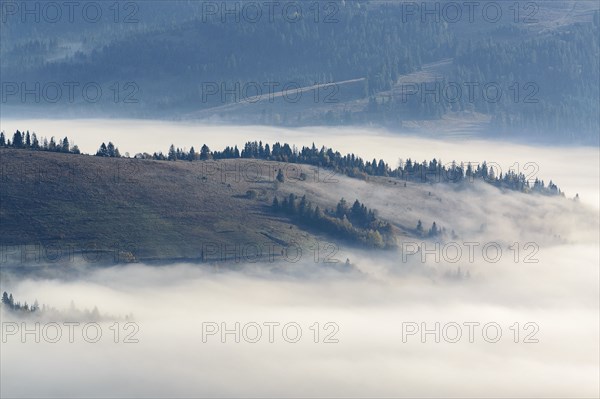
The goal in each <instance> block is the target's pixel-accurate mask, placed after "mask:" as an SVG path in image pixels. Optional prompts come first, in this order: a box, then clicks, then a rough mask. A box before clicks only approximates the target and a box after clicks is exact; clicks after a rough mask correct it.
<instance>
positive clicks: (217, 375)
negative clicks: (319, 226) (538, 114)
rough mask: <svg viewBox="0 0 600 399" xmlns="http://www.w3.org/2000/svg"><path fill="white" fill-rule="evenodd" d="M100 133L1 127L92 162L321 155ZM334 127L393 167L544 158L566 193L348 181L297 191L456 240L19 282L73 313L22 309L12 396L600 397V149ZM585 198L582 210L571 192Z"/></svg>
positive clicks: (80, 272)
mask: <svg viewBox="0 0 600 399" xmlns="http://www.w3.org/2000/svg"><path fill="white" fill-rule="evenodd" d="M88 123H89V122H85V123H84V122H77V121H75V122H69V123H67V124H65V125H62V126H61V125H60V124H59V123H58V122H50V124H49V125H48V126H50V127H48V126H46V127H45V128H42V127H43V126H42V125H40V126H39V128H38V127H37V125H34V126H33V128H32V127H31V125H27V123H22V122H19V123H18V124H13V122H12V121H11V122H6V123H4V122H3V126H2V128H3V129H5V130H7V131H8V130H9V128H8V127H9V126H10V129H13V128H15V129H16V128H20V129H27V128H29V129H37V130H38V133H39V134H42V135H47V136H50V135H56V136H61V135H62V136H64V135H68V136H69V137H73V138H74V139H75V141H76V142H77V143H78V144H79V145H80V147H81V148H82V149H83V150H84V151H90V152H91V151H94V150H95V147H96V146H97V144H98V142H101V141H108V140H114V141H115V142H116V143H117V145H119V147H121V148H122V152H125V151H131V152H133V151H135V150H136V149H138V148H139V150H140V151H144V150H146V151H155V150H159V149H163V151H164V150H166V147H168V145H169V144H170V142H171V141H173V142H174V143H175V145H179V146H184V145H195V146H197V144H198V143H203V142H206V143H207V144H208V145H209V146H210V147H211V148H212V147H213V146H214V147H216V148H219V147H221V146H225V145H231V144H236V143H237V144H238V145H239V144H241V143H243V142H244V141H245V140H254V139H256V140H259V139H262V140H263V141H264V140H267V141H269V142H271V141H281V142H283V141H288V142H290V143H294V144H298V145H302V144H306V145H309V144H311V143H312V141H313V139H309V137H314V132H312V131H311V130H310V129H305V130H298V131H287V130H281V129H266V128H225V127H219V128H211V127H199V126H190V125H184V124H180V125H179V124H171V125H167V124H157V125H155V126H153V127H152V129H150V130H147V129H146V127H144V128H143V129H139V131H138V132H137V133H131V134H129V131H131V132H134V131H136V129H135V128H133V126H134V124H135V123H137V122H135V123H134V122H124V123H127V124H129V125H127V126H129V127H128V128H127V129H125V128H123V127H118V128H116V126H117V125H116V123H115V122H104V121H103V122H99V124H98V125H96V126H95V127H93V128H89V130H87V131H86V130H85V128H84V126H88ZM140 123H141V124H145V122H140ZM67 126H68V128H67ZM107 126H113V127H115V129H116V130H111V129H107V128H106V127H107ZM169 126H170V128H172V127H173V126H177V129H175V130H176V131H174V132H171V131H170V128H169ZM120 129H123V130H120ZM125 131H127V132H125ZM166 132H168V134H166ZM325 132H326V133H322V132H321V133H320V134H319V136H318V137H319V142H318V143H316V144H317V145H328V146H332V147H334V148H336V149H339V150H340V151H348V152H354V153H356V154H358V155H360V156H363V157H365V158H367V159H369V158H370V157H373V156H376V157H377V158H378V159H379V158H384V159H385V160H386V161H387V162H389V163H393V162H395V161H396V160H397V158H399V157H404V156H412V157H413V158H414V157H417V159H418V160H419V161H421V160H422V159H420V158H424V159H425V158H426V159H431V158H433V157H442V159H443V161H444V162H449V161H451V160H452V159H456V160H458V161H461V160H462V161H465V162H466V161H469V160H471V161H474V162H475V161H483V160H488V161H493V162H498V163H499V164H501V165H503V167H508V166H511V165H512V164H513V163H514V162H520V164H521V166H522V165H523V163H524V162H535V163H537V164H538V165H539V176H540V177H541V178H544V179H545V180H546V181H548V180H549V179H550V178H551V179H553V180H554V181H555V182H556V183H557V184H558V185H559V187H560V188H562V189H564V190H566V191H567V198H562V197H544V196H539V195H525V194H520V193H515V192H509V193H502V192H501V191H500V190H498V189H496V188H494V187H491V186H489V185H486V184H475V183H473V184H467V185H466V186H462V187H458V186H452V185H435V184H434V185H424V184H421V185H419V184H415V183H409V185H408V187H407V188H406V190H404V188H403V187H401V186H393V185H386V184H384V183H366V182H363V181H360V180H357V179H350V178H346V177H343V176H336V178H337V180H338V181H337V182H336V183H333V184H323V185H309V183H308V182H298V183H296V184H294V185H290V186H289V190H290V191H297V192H298V193H301V192H309V193H310V197H311V199H312V200H314V201H317V202H323V203H327V204H334V203H335V202H336V201H337V200H339V198H340V197H346V199H348V200H349V201H353V200H354V199H355V198H357V199H359V200H360V201H361V202H364V203H366V204H367V205H368V206H369V207H371V208H375V209H377V210H378V212H379V215H380V216H381V217H382V218H383V219H385V220H389V221H391V222H392V223H394V224H396V225H401V226H409V227H414V224H415V223H416V221H417V220H422V221H423V223H424V225H425V227H426V228H428V227H429V226H430V224H431V223H432V222H433V221H436V222H437V223H438V224H439V225H440V226H444V227H446V228H448V229H452V230H455V232H456V237H445V238H444V240H443V241H442V242H440V243H438V244H437V246H436V243H434V242H433V241H428V240H426V239H415V238H412V237H410V236H399V237H398V243H399V246H398V248H397V249H394V250H381V251H368V250H363V249H357V248H350V247H347V246H346V245H344V244H342V243H340V244H339V248H338V251H336V253H335V254H334V255H333V259H337V260H339V262H338V263H335V264H329V263H323V262H322V257H319V258H318V259H319V262H315V256H314V253H313V252H310V251H305V252H304V253H303V254H302V256H301V257H300V258H299V259H298V261H297V262H285V261H278V262H273V263H269V262H266V263H246V264H236V265H231V264H226V263H215V264H210V265H206V264H205V265H193V264H174V265H170V266H154V265H144V264H130V265H117V266H112V267H105V268H98V267H92V266H91V265H86V264H78V263H74V264H72V265H64V266H65V267H71V268H73V269H74V270H77V273H76V274H73V275H72V277H69V278H67V277H65V274H64V270H63V271H61V272H60V273H57V275H56V276H55V277H53V276H50V277H48V275H47V273H46V274H45V275H44V277H40V276H36V275H35V274H34V275H29V276H28V277H26V278H23V277H19V275H18V274H10V275H9V274H5V275H4V279H3V281H2V284H1V287H0V288H1V289H2V291H4V290H6V291H9V292H10V293H12V294H13V295H14V297H15V299H18V300H20V301H24V300H26V301H28V303H32V302H33V301H34V300H35V299H37V300H38V301H39V302H40V304H47V305H49V306H52V307H54V308H56V309H57V312H55V313H54V316H53V317H52V318H50V319H49V318H47V317H45V316H44V314H43V313H42V314H41V315H40V316H35V315H29V316H22V315H21V316H18V315H17V314H16V313H15V312H8V311H3V313H2V344H1V345H2V356H1V362H2V363H1V380H2V384H1V386H2V388H1V390H0V394H1V395H2V396H3V397H4V396H6V397H157V398H158V397H161V398H162V397H165V398H166V397H269V396H270V397H334V396H335V397H366V396H369V397H376V396H381V397H384V396H385V397H510V396H513V397H515V396H518V397H526V396H538V397H598V395H599V394H600V392H599V382H600V381H599V371H600V368H599V361H600V359H599V351H600V345H599V339H598V338H599V334H600V330H599V321H600V319H599V313H600V309H599V308H600V306H599V302H598V296H599V292H600V291H599V278H600V275H599V268H598V264H599V263H600V255H599V243H600V238H599V231H598V226H599V223H600V222H599V214H598V203H597V199H598V191H599V188H598V173H599V172H598V170H597V168H593V167H592V166H593V165H595V164H597V160H598V149H593V148H572V149H558V148H542V149H538V148H533V147H528V146H524V145H510V144H507V143H486V142H484V141H478V142H473V143H471V142H469V143H467V142H459V141H450V142H444V143H440V142H437V143H438V144H435V143H436V142H434V141H432V140H426V139H417V138H408V137H398V136H390V135H389V134H387V133H383V132H374V131H370V132H369V133H370V136H368V137H366V136H364V133H365V131H363V130H360V129H353V130H349V131H347V132H346V134H345V135H344V136H342V132H343V131H342V130H337V129H336V130H333V129H332V130H326V131H325ZM172 133H173V134H172ZM217 133H218V134H219V136H217ZM361 134H362V135H363V136H362V141H359V137H361ZM142 135H146V136H144V137H143V139H142ZM315 141H316V140H315ZM513 156H514V159H513V158H511V157H513ZM499 157H500V158H499ZM505 165H507V166H505ZM577 192H578V193H579V194H580V196H581V197H582V200H581V201H580V202H578V201H574V200H572V199H571V198H572V197H573V196H574V195H575V193H577ZM307 195H308V194H307ZM594 199H595V201H596V203H594ZM498 249H499V250H498ZM471 255H472V256H471ZM347 258H348V259H349V264H346V259H347ZM234 266H235V267H234ZM23 267H27V266H26V265H23ZM11 273H12V272H11ZM72 301H73V303H74V306H75V307H76V308H78V309H88V310H91V309H93V308H94V307H97V308H98V311H99V313H100V315H101V316H102V317H100V318H98V320H97V321H90V320H87V319H86V320H79V319H77V317H76V316H75V315H74V313H73V312H71V311H70V310H69V309H73V305H72V303H71V302H72ZM68 322H78V323H79V325H73V324H68ZM35 323H39V332H36V328H37V326H36V324H35ZM52 323H55V324H52ZM65 323H67V324H65ZM93 323H97V324H93ZM236 323H239V324H236ZM25 329H27V331H25ZM57 332H60V333H61V335H60V338H58V336H57ZM98 332H100V333H101V334H102V335H101V336H98ZM71 333H72V334H71ZM36 338H39V343H37V342H36ZM54 341H56V342H54ZM71 341H72V342H71ZM95 341H96V342H95ZM53 342H54V343H53Z"/></svg>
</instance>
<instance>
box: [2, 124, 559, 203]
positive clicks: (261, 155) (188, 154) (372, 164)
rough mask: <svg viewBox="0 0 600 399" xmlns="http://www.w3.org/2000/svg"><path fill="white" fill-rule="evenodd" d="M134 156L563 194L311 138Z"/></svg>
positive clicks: (551, 187)
mask: <svg viewBox="0 0 600 399" xmlns="http://www.w3.org/2000/svg"><path fill="white" fill-rule="evenodd" d="M0 146H4V147H12V148H29V149H41V150H47V151H58V152H70V153H76V154H79V149H78V148H77V146H73V147H72V148H71V147H70V146H69V140H68V139H67V138H66V137H65V138H64V139H63V140H62V141H60V142H59V143H58V144H57V143H55V142H54V139H51V140H50V142H49V143H47V140H44V144H43V145H42V146H40V144H39V142H38V141H37V138H36V136H35V133H34V134H33V135H29V132H27V134H25V135H23V134H22V133H21V132H19V131H18V130H17V132H16V133H15V135H14V136H13V141H12V142H11V141H8V142H5V139H4V134H2V135H1V136H0ZM96 156H101V157H117V158H118V157H121V154H120V152H119V149H118V148H117V147H116V146H115V145H114V144H113V143H112V142H109V143H108V145H106V144H105V143H102V145H101V146H100V148H99V149H98V151H97V152H96ZM135 158H141V159H154V160H161V161H166V160H168V161H180V160H185V161H197V160H201V161H207V160H219V159H260V160H267V161H277V162H289V163H299V164H307V165H313V166H318V167H322V168H328V169H332V170H334V171H335V172H337V173H339V174H344V175H347V176H349V177H357V178H362V179H367V178H368V176H382V177H391V178H397V179H401V180H404V181H412V182H419V183H460V182H462V181H465V180H470V181H472V180H481V181H485V182H487V183H489V184H492V185H494V186H496V187H499V188H502V189H507V190H513V191H520V192H537V193H541V194H546V195H561V194H562V192H561V190H560V189H559V188H558V187H557V186H556V184H554V183H553V182H552V181H550V183H549V184H548V185H546V183H545V182H544V181H543V180H539V179H535V181H534V182H533V184H530V182H529V180H528V179H527V177H526V176H525V174H523V173H517V172H514V171H512V170H509V171H507V172H506V173H502V172H501V173H500V174H497V172H496V171H495V170H494V168H493V167H491V166H488V164H487V163H486V162H485V161H484V162H483V163H481V164H477V165H476V166H475V167H474V166H473V165H472V164H471V163H468V164H467V165H465V164H464V163H460V164H457V163H456V162H452V163H450V164H443V163H442V161H441V160H438V159H435V158H434V159H432V160H431V161H429V162H427V161H423V162H420V163H419V162H416V161H413V160H412V159H410V158H409V159H408V160H406V162H403V161H401V162H400V163H399V165H398V167H396V168H391V167H390V166H389V165H388V164H387V163H386V162H385V161H384V160H383V159H380V160H377V159H375V158H373V160H372V161H365V160H364V159H363V158H361V157H359V156H356V155H355V154H347V155H342V154H341V153H340V152H339V151H334V150H333V149H331V148H326V147H324V146H323V147H321V148H320V149H318V148H317V147H316V146H315V144H314V143H313V144H312V146H311V147H306V146H304V147H302V148H301V149H298V148H296V147H295V146H290V145H289V144H287V143H283V144H281V143H279V142H277V143H275V144H273V145H269V144H263V142H262V141H258V142H257V141H249V142H247V143H246V144H245V145H244V148H243V149H242V150H241V151H240V150H239V149H238V147H237V146H233V147H230V146H228V147H226V148H225V149H224V150H223V151H211V150H210V148H209V147H208V146H207V145H206V144H204V145H203V146H202V147H201V149H200V152H199V153H198V152H196V151H195V149H194V147H191V148H190V150H189V151H187V150H185V149H181V148H176V147H175V146H174V145H171V146H170V148H169V151H168V153H167V155H164V154H163V153H162V152H158V153H156V152H155V153H154V154H152V155H151V154H148V153H143V154H142V153H138V154H136V155H135ZM278 180H279V179H278Z"/></svg>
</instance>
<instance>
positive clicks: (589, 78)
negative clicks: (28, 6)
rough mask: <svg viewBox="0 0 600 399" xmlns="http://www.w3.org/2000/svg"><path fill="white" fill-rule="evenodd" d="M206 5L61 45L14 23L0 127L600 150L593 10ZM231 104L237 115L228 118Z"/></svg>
mask: <svg viewBox="0 0 600 399" xmlns="http://www.w3.org/2000/svg"><path fill="white" fill-rule="evenodd" d="M203 3H205V2H177V5H178V6H172V7H166V6H165V4H164V3H162V2H148V3H143V4H137V3H132V4H136V5H135V7H134V6H131V7H128V8H126V9H125V7H123V9H119V10H114V9H110V8H107V9H105V10H104V13H105V14H104V15H105V19H108V20H109V21H108V22H105V23H104V24H103V23H98V24H90V23H87V24H86V23H83V22H81V21H80V22H79V23H77V21H75V23H72V24H69V23H62V24H61V23H59V24H54V25H56V26H57V27H58V29H56V30H55V31H56V32H64V34H63V35H62V36H60V38H58V36H56V33H52V34H47V32H46V30H44V24H43V23H37V24H34V23H32V22H31V21H29V22H28V20H27V18H25V22H24V23H23V21H20V20H15V17H13V16H11V17H12V18H9V20H8V21H7V23H6V24H4V25H3V36H4V40H3V46H2V50H1V51H2V63H1V67H2V79H3V82H4V83H3V88H2V89H3V105H4V108H5V112H8V113H9V114H10V113H14V114H16V115H18V114H20V113H26V114H27V113H30V114H34V115H35V113H36V112H40V111H39V110H40V109H52V110H53V112H55V113H56V115H61V114H62V115H66V114H68V115H81V114H85V115H89V114H92V115H96V116H120V117H144V118H148V117H151V118H169V119H171V118H188V117H193V118H208V119H210V118H213V119H214V118H217V119H218V120H219V121H225V122H227V121H235V122H241V121H243V120H244V121H246V122H250V123H261V124H274V125H289V126H297V125H314V124H334V125H337V124H365V123H375V124H380V125H385V126H388V127H391V128H394V129H403V128H406V127H407V126H411V124H414V123H417V124H419V123H420V122H423V121H436V120H438V121H439V120H443V118H444V116H447V115H454V116H457V117H459V118H469V117H473V118H479V120H482V121H484V122H482V123H481V125H480V126H478V131H479V132H480V133H482V132H485V133H486V134H491V135H495V136H502V137H505V136H513V137H518V138H536V139H540V138H541V139H544V140H551V141H556V140H559V141H563V142H573V141H575V142H584V143H594V142H596V141H597V139H598V127H599V126H600V120H599V116H598V115H599V114H600V108H599V105H598V97H599V93H600V90H599V82H598V78H597V77H598V75H599V73H600V71H599V66H598V65H599V63H600V56H599V42H598V29H599V20H600V17H599V14H598V7H597V4H596V5H594V4H593V2H573V3H569V2H562V1H558V2H542V3H540V4H538V5H536V6H535V7H534V8H532V5H531V4H529V3H519V2H517V3H514V4H513V3H510V4H508V3H494V4H495V5H494V7H501V8H500V11H499V13H500V14H499V17H498V18H497V19H493V18H491V17H490V16H489V15H488V11H486V12H484V13H482V10H488V8H485V7H486V5H485V4H483V5H482V10H480V9H478V10H476V12H475V11H473V13H472V15H471V14H465V12H466V11H467V10H462V9H461V10H459V11H460V12H461V14H460V16H461V17H460V18H458V17H455V18H452V17H451V15H454V14H451V13H450V11H448V10H446V8H439V9H436V8H435V7H441V6H440V4H439V3H429V4H430V6H428V7H430V8H429V10H430V11H431V10H433V12H430V13H427V7H425V8H424V9H425V11H423V9H421V8H420V7H421V6H419V5H418V4H417V6H416V8H409V7H408V6H407V5H406V4H403V3H395V2H381V1H373V2H370V1H331V2H322V3H311V4H308V3H298V4H295V3H294V7H296V8H294V10H296V11H294V12H295V14H294V13H291V14H290V12H289V7H288V8H287V9H285V10H286V12H283V10H282V9H277V10H276V11H275V10H274V11H273V12H272V13H269V14H267V13H266V10H265V9H259V11H260V12H261V13H260V14H256V15H258V16H259V17H254V18H253V17H251V16H250V15H254V14H249V13H250V11H248V9H247V8H244V7H242V6H241V3H240V4H238V5H237V6H235V2H233V3H234V5H232V6H230V8H231V9H232V10H233V11H231V12H229V13H227V12H223V10H221V9H219V10H218V11H215V9H214V8H207V6H206V4H204V5H203ZM484 3H485V2H484ZM211 4H212V3H211ZM286 4H287V3H286ZM411 4H413V3H411ZM436 4H437V5H436ZM497 4H501V6H498V5H497ZM413 5H414V4H413ZM217 6H218V4H217ZM217 6H215V5H214V4H212V5H211V7H217ZM287 6H289V4H287ZM436 10H437V11H436ZM444 10H445V11H444ZM117 11H120V13H118V12H117ZM467 16H468V17H467ZM113 19H115V20H116V21H117V22H121V23H115V21H113ZM126 21H127V22H130V23H125V22H126ZM42 22H43V21H42ZM101 22H102V21H101ZM75 26H80V27H81V29H82V33H81V36H80V37H79V38H78V36H77V35H78V33H77V31H76V29H75ZM53 32H54V31H53ZM7 38H8V39H7ZM65 38H72V39H65ZM441 61H443V62H444V68H441V69H438V70H435V73H434V74H433V75H432V76H429V77H427V78H423V79H421V78H419V77H418V76H420V75H419V74H418V73H419V72H420V71H422V68H423V67H424V66H426V65H431V64H435V63H439V62H441ZM348 81H351V82H352V83H351V84H348V83H344V82H348ZM74 84H76V86H75V88H74V89H72V87H73V85H74ZM319 84H321V85H322V84H329V86H314V85H319ZM36 85H37V86H36ZM86 85H88V86H89V85H92V86H93V87H92V89H93V90H92V92H93V93H92V95H91V96H92V99H91V100H90V98H89V97H90V94H89V93H88V92H87V91H86V92H84V88H85V89H89V87H87V86H86ZM57 87H58V88H57ZM317 87H318V88H317ZM301 88H311V89H306V90H305V91H304V92H302V93H301V95H299V94H298V92H299V90H300V89H301ZM98 89H99V91H101V95H96V92H97V91H98ZM28 90H29V91H28ZM57 90H58V91H60V93H59V94H55V93H56V91H57ZM69 90H71V91H69ZM27 93H30V94H27ZM32 93H36V94H32ZM67 93H68V95H67ZM281 93H284V95H283V96H281ZM71 94H72V95H71ZM278 95H280V96H279V97H277V96H278ZM275 97H277V98H275ZM236 103H240V104H243V105H244V106H243V107H232V108H227V107H224V106H225V105H228V104H229V105H231V104H236ZM65 104H68V105H69V110H68V111H66V110H65V108H64V105H65ZM478 116H481V117H478Z"/></svg>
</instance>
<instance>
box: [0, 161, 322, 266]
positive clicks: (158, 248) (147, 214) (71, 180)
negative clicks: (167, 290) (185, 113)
mask: <svg viewBox="0 0 600 399" xmlns="http://www.w3.org/2000/svg"><path fill="white" fill-rule="evenodd" d="M0 157H1V159H0V164H1V167H2V176H1V187H0V243H1V244H2V245H24V244H37V243H42V244H43V245H45V246H47V245H51V244H52V245H60V246H62V247H67V246H73V247H75V248H87V249H89V248H92V246H95V247H96V248H97V249H99V250H110V249H112V248H115V243H120V244H119V245H120V247H122V248H123V247H125V246H126V245H133V247H134V248H135V250H134V251H131V252H133V253H134V254H135V256H136V257H137V258H138V259H156V258H167V259H172V258H180V257H188V258H197V257H199V256H200V254H201V251H202V248H203V246H206V245H212V244H210V243H216V244H217V245H227V248H233V247H234V246H235V245H236V244H237V245H242V246H243V245H246V244H253V243H257V244H259V245H264V244H266V243H271V244H273V245H276V246H277V247H278V248H281V247H282V245H284V244H285V243H289V242H292V241H294V242H299V243H302V244H308V242H309V241H310V240H313V239H318V237H315V236H313V235H312V234H308V233H306V232H302V231H300V230H298V228H296V227H292V226H291V225H290V222H289V220H287V219H286V218H283V217H277V216H274V215H272V214H271V212H269V211H268V210H267V209H266V207H267V206H269V205H270V204H271V200H272V198H273V195H274V190H275V189H276V187H275V186H276V185H275V183H274V179H273V177H272V172H269V169H271V168H277V167H278V166H277V164H276V163H269V162H262V161H261V162H260V171H261V172H262V174H261V177H260V178H259V179H257V178H256V176H257V172H256V171H257V169H256V168H252V169H250V168H247V169H245V170H247V172H245V175H246V177H244V175H243V174H242V172H237V174H236V173H228V174H227V175H226V176H222V174H221V172H220V171H219V169H220V170H225V169H226V170H231V169H235V168H238V169H240V170H241V168H242V167H241V166H240V165H246V162H243V163H242V161H232V160H230V161H219V162H211V163H206V162H193V163H191V162H182V161H178V162H156V161H148V160H132V159H108V158H98V157H91V156H85V155H80V156H77V155H69V154H58V153H48V152H31V151H23V150H12V149H2V150H0ZM271 170H273V169H271ZM275 170H276V169H275ZM223 180H225V181H223ZM236 180H237V181H236ZM247 190H255V191H256V192H257V194H258V195H257V198H256V199H248V198H246V196H245V194H246V192H247ZM326 205H328V206H332V205H333V204H326Z"/></svg>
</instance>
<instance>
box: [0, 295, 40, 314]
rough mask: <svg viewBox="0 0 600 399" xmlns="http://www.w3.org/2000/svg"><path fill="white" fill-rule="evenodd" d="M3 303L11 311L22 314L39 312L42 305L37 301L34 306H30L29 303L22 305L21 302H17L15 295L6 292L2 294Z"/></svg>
mask: <svg viewBox="0 0 600 399" xmlns="http://www.w3.org/2000/svg"><path fill="white" fill-rule="evenodd" d="M2 303H3V304H4V305H5V306H6V307H7V308H8V309H10V310H14V311H20V312H37V311H39V310H40V305H39V304H38V301H37V299H36V300H35V302H34V303H33V305H31V306H30V305H28V304H27V302H25V303H23V304H21V302H18V301H15V299H14V297H13V294H8V293H7V292H6V291H4V293H3V294H2Z"/></svg>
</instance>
